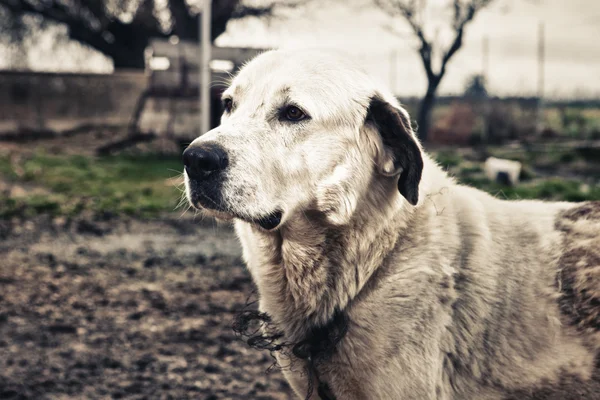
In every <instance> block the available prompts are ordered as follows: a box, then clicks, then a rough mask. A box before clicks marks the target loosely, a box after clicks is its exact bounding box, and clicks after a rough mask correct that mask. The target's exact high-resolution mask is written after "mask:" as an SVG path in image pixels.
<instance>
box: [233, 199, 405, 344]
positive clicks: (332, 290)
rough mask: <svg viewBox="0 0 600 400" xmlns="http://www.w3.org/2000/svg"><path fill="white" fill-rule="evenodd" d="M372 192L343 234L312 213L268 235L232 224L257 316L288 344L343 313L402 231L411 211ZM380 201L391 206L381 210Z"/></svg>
mask: <svg viewBox="0 0 600 400" xmlns="http://www.w3.org/2000/svg"><path fill="white" fill-rule="evenodd" d="M375 192H377V191H373V192H371V193H370V194H367V195H366V196H365V197H366V199H364V201H363V202H362V204H363V206H362V207H361V209H360V210H357V213H356V215H355V216H354V218H353V219H352V221H351V222H350V223H349V225H346V226H343V227H337V226H331V225H328V224H326V223H325V222H324V220H323V216H322V215H318V214H317V213H310V212H305V213H300V214H301V215H299V216H297V217H295V218H291V219H290V220H289V221H287V222H286V224H285V225H284V226H283V227H282V228H281V229H279V230H278V231H277V232H272V233H271V232H264V231H261V230H259V229H258V228H256V227H254V226H251V225H249V224H246V223H243V222H239V223H236V230H237V231H238V235H239V236H240V239H241V241H242V245H243V247H244V257H245V259H246V262H247V264H248V267H249V270H250V272H251V274H252V276H253V279H254V281H255V283H256V285H257V286H258V290H259V295H260V307H261V310H262V311H264V312H266V313H268V314H269V315H270V316H271V317H272V318H273V322H274V323H275V324H276V325H277V326H278V327H280V329H282V330H283V331H284V333H285V335H286V338H287V339H288V340H298V339H302V338H303V337H304V336H305V335H306V334H307V333H308V332H309V330H310V329H313V328H314V327H321V326H325V325H326V324H327V323H328V322H329V321H331V320H332V318H333V317H334V315H335V313H336V312H337V311H339V310H344V309H346V307H347V306H348V304H349V303H350V302H351V301H352V299H354V298H355V297H356V296H357V295H358V293H359V292H360V291H361V289H362V288H363V287H364V286H365V284H366V283H367V282H368V280H369V278H370V277H371V276H372V274H373V273H374V272H375V270H376V269H377V268H378V267H380V266H381V265H383V264H384V263H385V260H386V258H387V257H388V255H389V254H390V253H391V251H392V250H393V249H394V247H395V246H396V241H397V238H398V237H399V234H400V231H399V230H402V229H405V228H406V226H407V225H408V224H407V221H408V219H409V218H410V216H411V214H412V212H411V211H410V209H409V208H408V207H410V206H409V205H407V204H406V203H404V200H403V199H401V198H400V197H399V196H396V195H393V196H389V197H382V196H377V195H376V194H375ZM380 194H381V193H380ZM381 198H390V199H391V200H389V202H388V203H387V204H381V201H380V199H381ZM382 214H383V215H382Z"/></svg>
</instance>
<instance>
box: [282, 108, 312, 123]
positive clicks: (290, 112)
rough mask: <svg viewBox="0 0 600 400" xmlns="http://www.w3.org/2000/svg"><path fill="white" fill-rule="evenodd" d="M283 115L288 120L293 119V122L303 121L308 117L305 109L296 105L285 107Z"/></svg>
mask: <svg viewBox="0 0 600 400" xmlns="http://www.w3.org/2000/svg"><path fill="white" fill-rule="evenodd" d="M283 116H284V117H285V119H287V120H288V121H293V122H297V121H302V120H303V119H305V118H306V117H307V115H306V114H305V113H304V111H302V110H301V109H299V108H298V107H296V106H287V107H286V108H285V110H284V111H283Z"/></svg>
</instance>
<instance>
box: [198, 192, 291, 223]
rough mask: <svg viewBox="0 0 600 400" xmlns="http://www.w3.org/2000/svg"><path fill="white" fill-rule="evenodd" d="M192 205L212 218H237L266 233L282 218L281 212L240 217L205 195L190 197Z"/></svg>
mask: <svg viewBox="0 0 600 400" xmlns="http://www.w3.org/2000/svg"><path fill="white" fill-rule="evenodd" d="M192 198H193V200H192V205H193V206H194V207H195V208H197V209H201V210H205V211H209V212H212V213H214V216H215V217H217V218H221V219H230V218H237V219H241V220H242V221H246V222H249V223H251V224H256V225H258V226H260V227H261V228H263V229H264V230H266V231H271V230H273V229H275V228H277V227H279V225H280V224H281V220H282V218H283V211H281V210H275V211H273V212H271V213H269V214H267V215H264V216H261V217H258V218H253V217H248V216H244V215H240V214H238V213H236V212H235V211H233V210H231V209H230V208H229V207H224V205H223V203H222V202H219V203H217V202H216V201H214V200H213V199H211V198H209V197H207V196H206V195H203V194H200V195H197V194H196V195H194V196H192Z"/></svg>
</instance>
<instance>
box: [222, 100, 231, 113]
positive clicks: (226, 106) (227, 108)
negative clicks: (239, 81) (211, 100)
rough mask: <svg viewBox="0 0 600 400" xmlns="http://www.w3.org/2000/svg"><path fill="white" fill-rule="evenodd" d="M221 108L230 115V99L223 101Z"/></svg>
mask: <svg viewBox="0 0 600 400" xmlns="http://www.w3.org/2000/svg"><path fill="white" fill-rule="evenodd" d="M223 108H224V109H225V112H228V113H230V112H231V110H232V109H233V100H231V99H230V98H226V99H223Z"/></svg>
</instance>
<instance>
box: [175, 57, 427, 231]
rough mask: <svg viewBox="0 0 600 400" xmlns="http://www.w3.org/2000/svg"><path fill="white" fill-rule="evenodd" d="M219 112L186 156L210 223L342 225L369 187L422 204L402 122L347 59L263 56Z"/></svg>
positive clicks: (416, 154) (416, 152) (416, 160)
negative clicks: (316, 216) (310, 217)
mask: <svg viewBox="0 0 600 400" xmlns="http://www.w3.org/2000/svg"><path fill="white" fill-rule="evenodd" d="M223 105H224V108H225V112H224V114H223V116H222V119H221V125H220V126H218V127H217V128H215V129H213V130H211V131H210V132H207V133H206V134H204V135H202V136H200V137H199V138H197V139H196V140H195V141H194V142H192V144H190V146H189V147H188V149H186V151H185V152H184V164H185V181H186V193H187V196H188V200H189V201H190V203H191V204H192V205H193V206H194V207H196V208H199V209H201V210H204V211H205V212H206V213H207V214H210V215H212V216H215V217H218V218H222V219H231V218H237V219H241V220H244V221H247V222H250V223H255V224H257V225H258V226H261V227H262V228H263V229H265V230H272V229H276V228H277V227H279V226H281V225H283V224H285V222H286V221H287V220H289V219H290V218H292V217H294V216H299V215H302V214H303V213H304V215H306V213H307V212H317V213H321V214H323V215H324V216H325V217H326V220H327V221H328V222H329V223H331V224H337V225H340V224H345V223H347V222H349V221H350V220H351V219H352V217H353V215H354V214H355V212H356V210H357V207H358V205H359V204H360V202H361V199H363V198H364V197H365V196H367V195H369V193H371V194H370V195H372V193H373V191H374V190H375V189H374V185H378V188H379V189H377V190H378V193H379V192H380V193H381V194H380V195H381V196H395V197H399V196H401V198H403V199H405V200H404V201H401V202H402V204H403V206H406V207H410V206H411V205H416V204H417V202H418V200H419V183H420V179H421V173H422V169H423V158H422V152H421V147H420V145H419V143H418V141H417V140H416V138H415V135H414V132H413V130H412V129H411V125H410V120H409V117H408V114H407V113H406V111H404V110H403V109H402V108H401V107H400V106H399V104H398V103H397V101H396V100H395V98H394V97H393V96H391V95H390V94H389V93H387V92H385V91H383V90H380V89H378V88H377V86H376V85H375V84H374V83H373V82H372V81H371V80H370V79H369V77H368V76H367V75H366V74H365V73H364V72H362V71H361V70H360V69H359V68H357V67H355V66H353V65H352V63H351V62H350V61H349V60H346V59H344V58H341V57H340V56H338V55H332V54H331V53H330V52H324V51H316V50H301V51H290V50H287V51H283V50H277V51H270V52H266V53H264V54H262V55H260V56H258V57H256V58H255V59H254V60H252V61H251V62H250V63H248V64H247V65H246V66H245V67H244V68H243V69H242V70H241V71H240V73H239V74H238V75H237V76H236V77H235V78H234V79H233V81H232V83H231V86H230V87H229V88H228V89H227V90H226V91H225V92H224V93H223ZM382 187H383V188H394V190H393V191H386V190H381V188H382ZM396 189H397V190H396Z"/></svg>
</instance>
